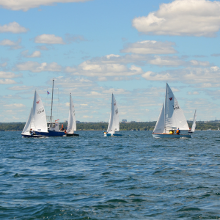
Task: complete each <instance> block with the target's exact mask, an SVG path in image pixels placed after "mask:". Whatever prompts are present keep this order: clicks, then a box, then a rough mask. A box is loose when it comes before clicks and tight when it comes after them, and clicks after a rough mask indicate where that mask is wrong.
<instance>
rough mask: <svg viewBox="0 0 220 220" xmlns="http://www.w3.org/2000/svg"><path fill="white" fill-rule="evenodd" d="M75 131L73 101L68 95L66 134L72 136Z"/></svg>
mask: <svg viewBox="0 0 220 220" xmlns="http://www.w3.org/2000/svg"><path fill="white" fill-rule="evenodd" d="M74 131H76V118H75V109H74V105H73V101H72V98H71V94H70V109H69V118H68V125H67V133H68V134H73V133H74Z"/></svg>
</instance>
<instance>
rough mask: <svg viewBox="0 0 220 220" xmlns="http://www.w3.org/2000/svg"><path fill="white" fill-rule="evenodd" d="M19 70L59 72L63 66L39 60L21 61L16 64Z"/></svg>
mask: <svg viewBox="0 0 220 220" xmlns="http://www.w3.org/2000/svg"><path fill="white" fill-rule="evenodd" d="M16 69H17V70H21V71H24V70H26V71H31V72H43V71H49V72H59V71H61V69H62V67H61V66H60V65H58V64H57V63H55V62H53V63H46V62H44V63H38V62H32V61H28V62H25V63H20V64H17V65H16Z"/></svg>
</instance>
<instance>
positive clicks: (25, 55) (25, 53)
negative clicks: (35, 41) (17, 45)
mask: <svg viewBox="0 0 220 220" xmlns="http://www.w3.org/2000/svg"><path fill="white" fill-rule="evenodd" d="M22 55H23V56H24V57H29V58H35V57H41V52H40V51H38V50H37V51H34V52H33V53H32V54H30V55H28V50H25V51H23V52H22Z"/></svg>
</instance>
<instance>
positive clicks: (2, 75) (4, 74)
mask: <svg viewBox="0 0 220 220" xmlns="http://www.w3.org/2000/svg"><path fill="white" fill-rule="evenodd" d="M21 76H22V75H16V74H14V73H11V72H3V71H0V79H12V78H17V77H21Z"/></svg>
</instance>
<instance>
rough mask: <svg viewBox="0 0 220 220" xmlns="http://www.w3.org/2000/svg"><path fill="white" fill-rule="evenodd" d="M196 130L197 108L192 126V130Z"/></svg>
mask: <svg viewBox="0 0 220 220" xmlns="http://www.w3.org/2000/svg"><path fill="white" fill-rule="evenodd" d="M195 130H196V110H195V113H194V117H193V124H192V128H191V132H194V131H195Z"/></svg>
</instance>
